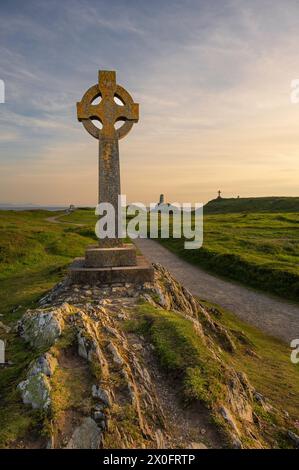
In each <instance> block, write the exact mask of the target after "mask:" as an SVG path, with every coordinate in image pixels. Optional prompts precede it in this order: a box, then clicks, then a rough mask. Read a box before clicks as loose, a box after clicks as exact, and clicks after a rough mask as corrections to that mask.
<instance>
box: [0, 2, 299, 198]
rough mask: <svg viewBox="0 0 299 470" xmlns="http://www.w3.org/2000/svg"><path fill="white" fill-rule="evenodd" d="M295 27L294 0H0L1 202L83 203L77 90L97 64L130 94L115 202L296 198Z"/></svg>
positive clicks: (84, 160)
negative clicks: (133, 116) (0, 92)
mask: <svg viewBox="0 0 299 470" xmlns="http://www.w3.org/2000/svg"><path fill="white" fill-rule="evenodd" d="M298 26H299V2H298V1H295V0H294V1H293V0H286V1H284V2H282V1H280V0H279V1H277V0H271V1H266V0H258V1H256V0H251V1H250V2H249V1H248V0H247V1H246V0H245V1H241V0H214V1H212V2H211V1H210V0H184V1H178V0H171V1H170V0H151V1H144V0H139V1H138V0H130V1H128V0H127V1H125V0H109V1H108V0H80V1H73V0H64V1H61V0H47V1H45V0H26V1H25V2H24V1H17V0H9V1H8V0H1V4H0V80H3V81H4V83H5V103H1V104H0V202H1V203H17V204H20V203H22V204H27V203H33V204H43V205H46V204H47V205H48V204H49V205H55V204H62V205H64V204H71V203H72V204H75V205H95V204H96V202H97V178H98V175H97V159H98V157H97V153H98V148H97V141H96V139H94V138H93V137H91V136H90V135H89V134H88V133H87V132H86V131H85V129H84V128H83V126H82V124H81V123H79V122H78V121H77V118H76V102H77V101H80V99H81V97H82V95H83V93H84V92H85V91H86V89H87V88H89V87H90V86H91V85H93V84H95V83H96V82H97V73H98V70H101V69H104V70H116V72H117V82H118V83H119V84H120V85H122V86H124V87H125V88H126V89H127V90H128V91H129V92H130V94H131V95H132V97H133V99H134V101H135V102H138V103H139V104H140V120H139V122H138V123H137V124H135V125H134V127H133V129H132V130H131V132H130V133H129V134H128V135H127V137H125V138H124V139H122V140H120V165H121V185H122V193H123V194H126V195H127V199H128V201H130V202H134V201H141V202H144V203H149V202H153V201H156V200H158V198H159V194H160V193H164V194H165V199H166V200H167V201H169V202H175V201H178V202H206V201H208V200H210V199H212V198H214V197H215V196H216V195H217V190H218V189H221V190H222V195H223V197H236V196H238V195H239V196H240V197H250V196H272V195H276V196H299V158H298V155H299V103H298V104H295V103H291V100H290V93H291V81H292V80H294V79H297V78H299V53H298V52H299V51H298V49H299V42H298V30H299V28H298Z"/></svg>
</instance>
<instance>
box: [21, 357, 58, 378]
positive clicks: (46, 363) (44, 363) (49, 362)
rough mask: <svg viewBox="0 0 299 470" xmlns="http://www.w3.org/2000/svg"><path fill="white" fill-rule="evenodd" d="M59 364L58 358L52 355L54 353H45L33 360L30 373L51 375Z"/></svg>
mask: <svg viewBox="0 0 299 470" xmlns="http://www.w3.org/2000/svg"><path fill="white" fill-rule="evenodd" d="M57 364H58V363H57V359H56V358H55V357H54V356H52V354H50V353H45V354H44V355H43V356H40V357H39V358H38V359H36V360H35V361H33V363H32V364H31V366H30V369H29V372H28V375H29V376H30V375H37V374H39V373H42V374H45V375H46V376H48V377H51V376H52V375H53V373H54V371H55V369H56V367H57Z"/></svg>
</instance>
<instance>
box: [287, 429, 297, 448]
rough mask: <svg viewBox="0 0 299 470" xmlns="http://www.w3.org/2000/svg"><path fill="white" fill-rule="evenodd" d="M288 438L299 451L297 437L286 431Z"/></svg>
mask: <svg viewBox="0 0 299 470" xmlns="http://www.w3.org/2000/svg"><path fill="white" fill-rule="evenodd" d="M288 436H289V438H290V439H291V441H292V442H293V443H294V444H295V446H296V447H297V448H298V449H299V436H298V435H297V434H295V433H294V432H293V431H288Z"/></svg>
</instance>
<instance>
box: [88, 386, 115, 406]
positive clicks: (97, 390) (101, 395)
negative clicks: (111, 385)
mask: <svg viewBox="0 0 299 470" xmlns="http://www.w3.org/2000/svg"><path fill="white" fill-rule="evenodd" d="M92 396H93V397H94V398H98V399H99V400H101V401H102V402H103V403H104V405H106V406H108V407H110V406H111V405H112V400H111V395H110V393H109V391H108V390H106V389H104V388H102V387H100V386H99V385H93V386H92Z"/></svg>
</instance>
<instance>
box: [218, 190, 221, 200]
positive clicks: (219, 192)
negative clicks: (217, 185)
mask: <svg viewBox="0 0 299 470" xmlns="http://www.w3.org/2000/svg"><path fill="white" fill-rule="evenodd" d="M220 198H221V191H220V189H219V190H218V199H220Z"/></svg>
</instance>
